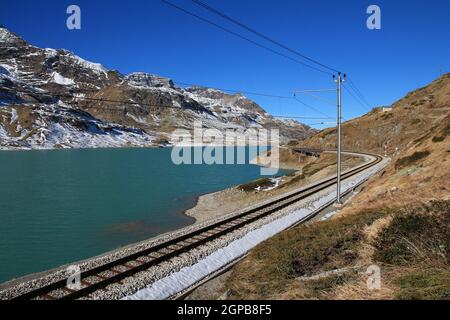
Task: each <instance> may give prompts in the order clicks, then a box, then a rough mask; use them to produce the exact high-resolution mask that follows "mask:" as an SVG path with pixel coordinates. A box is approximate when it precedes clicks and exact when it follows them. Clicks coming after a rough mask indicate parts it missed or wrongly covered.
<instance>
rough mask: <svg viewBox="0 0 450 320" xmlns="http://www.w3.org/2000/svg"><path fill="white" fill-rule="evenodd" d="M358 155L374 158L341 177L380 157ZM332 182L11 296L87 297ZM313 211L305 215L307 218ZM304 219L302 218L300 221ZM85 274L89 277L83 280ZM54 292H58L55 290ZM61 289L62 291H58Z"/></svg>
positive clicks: (374, 161) (35, 297) (323, 187)
mask: <svg viewBox="0 0 450 320" xmlns="http://www.w3.org/2000/svg"><path fill="white" fill-rule="evenodd" d="M358 154H359V155H364V156H371V157H373V158H374V159H373V160H372V161H370V162H368V163H366V164H363V165H360V166H358V167H356V168H354V169H352V170H348V171H346V172H344V173H343V174H342V175H341V176H342V180H345V179H348V178H350V177H352V176H354V175H356V174H358V173H360V172H362V171H364V170H366V169H368V168H370V167H372V166H374V165H376V164H378V163H380V162H381V161H382V160H383V158H382V157H380V156H378V155H373V154H366V153H358ZM335 183H336V177H331V178H328V179H325V180H323V181H321V182H319V183H317V184H314V185H311V186H308V187H305V188H303V189H301V190H298V191H297V192H294V193H291V194H289V195H286V196H281V197H279V198H277V199H276V200H274V201H271V202H268V203H265V204H262V205H260V206H257V207H254V208H252V209H249V210H247V211H245V212H242V213H239V214H237V215H235V216H233V217H229V218H226V219H224V220H222V221H219V222H215V223H212V224H210V225H207V226H205V227H202V228H200V229H198V230H195V231H192V232H189V233H187V234H184V235H181V236H178V237H176V238H174V239H171V240H169V241H166V242H164V243H161V244H158V245H155V246H153V247H150V248H147V249H145V250H142V251H139V252H136V253H134V254H131V255H128V256H125V257H123V258H120V259H117V260H115V261H112V262H109V263H106V264H103V265H101V266H98V267H94V268H92V269H90V270H86V271H83V272H81V284H82V286H81V288H80V289H78V290H75V289H70V288H68V287H67V280H66V279H63V280H59V281H56V282H53V283H50V284H47V285H44V286H41V287H39V288H35V289H32V290H31V291H28V292H26V293H23V294H20V295H18V296H16V297H14V298H13V299H19V300H24V299H47V300H48V299H50V300H56V299H79V298H83V297H89V295H90V294H91V293H93V292H95V291H97V290H107V286H108V285H111V284H114V283H120V282H121V281H122V280H124V279H125V278H127V277H132V276H133V275H134V274H136V273H138V272H140V271H144V270H146V269H148V268H150V267H153V266H155V265H158V264H160V263H162V262H164V261H167V260H169V259H171V258H173V257H176V256H178V255H180V254H183V253H186V252H188V251H190V250H192V249H194V248H197V247H199V246H202V245H204V244H205V243H207V242H210V241H213V240H216V239H217V238H219V237H221V236H223V235H225V234H228V233H230V232H233V231H235V230H237V229H239V228H241V227H243V226H245V225H248V224H250V223H253V222H255V221H257V220H259V219H262V218H264V217H267V216H269V215H270V214H272V213H274V212H277V211H278V210H280V209H283V208H285V207H287V206H289V205H291V204H293V203H295V202H297V201H299V200H302V199H304V198H306V197H308V196H310V195H312V194H314V193H316V192H319V191H321V190H323V189H325V188H328V187H330V186H332V185H333V184H335ZM313 216H314V215H311V216H310V217H308V219H311V218H312V217H313ZM303 222H304V221H303ZM86 278H89V281H87V280H83V279H86ZM56 292H58V294H56ZM61 292H63V294H62V295H61Z"/></svg>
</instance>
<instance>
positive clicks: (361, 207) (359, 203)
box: [225, 74, 450, 299]
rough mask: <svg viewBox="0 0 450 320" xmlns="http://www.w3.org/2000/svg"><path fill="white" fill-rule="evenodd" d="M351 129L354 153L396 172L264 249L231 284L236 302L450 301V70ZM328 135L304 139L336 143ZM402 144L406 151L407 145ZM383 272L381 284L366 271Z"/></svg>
mask: <svg viewBox="0 0 450 320" xmlns="http://www.w3.org/2000/svg"><path fill="white" fill-rule="evenodd" d="M392 107H393V109H392V111H391V112H383V111H382V110H379V109H376V110H373V111H372V112H370V113H369V114H367V115H365V116H363V117H360V118H358V119H355V120H352V121H350V122H348V123H346V124H344V128H343V132H344V145H345V149H353V150H362V151H369V152H374V153H379V154H380V153H384V147H383V146H384V144H385V143H386V144H387V152H388V155H389V156H390V157H392V161H391V163H390V164H389V165H388V167H387V168H386V169H385V170H384V171H383V172H381V173H380V174H378V175H377V176H375V177H373V178H372V179H371V180H370V181H369V183H368V184H367V185H366V186H365V187H364V189H363V190H362V192H361V193H359V194H358V195H357V196H356V197H354V198H353V199H352V201H351V203H348V204H346V205H345V206H344V208H343V209H342V210H341V211H340V214H338V215H336V216H335V217H334V218H332V219H331V220H328V221H324V222H315V223H313V224H310V225H308V226H301V227H299V228H295V229H293V230H289V231H286V232H283V233H281V234H280V235H278V236H276V237H274V238H272V239H270V240H268V241H266V242H264V243H262V244H261V245H260V246H258V247H257V248H256V249H255V250H253V252H252V253H251V254H250V255H249V257H247V258H246V259H244V260H243V261H242V262H241V263H239V264H238V265H237V266H236V267H235V268H234V269H233V271H232V272H231V275H230V277H228V279H227V280H226V284H225V286H226V288H227V290H228V297H229V298H233V299H240V298H250V299H261V298H268V299H447V298H448V297H450V267H449V262H450V261H449V260H450V254H449V245H450V232H449V230H450V74H446V75H445V76H443V77H441V78H439V79H438V80H436V81H434V82H433V83H431V84H430V85H429V86H427V87H425V88H421V89H418V90H416V91H414V92H411V93H409V94H408V95H407V96H406V97H404V98H403V99H401V100H399V101H398V102H396V103H395V104H394V105H393V106H392ZM335 139H336V137H335V130H334V129H327V130H324V131H322V132H320V133H319V134H317V135H315V136H313V137H311V138H310V139H308V140H306V141H304V142H302V143H301V145H302V146H308V147H322V148H323V147H328V148H330V147H333V146H334V145H335V141H336V140H335ZM397 148H398V149H397ZM371 265H376V266H378V267H380V270H381V288H380V289H379V290H370V289H369V288H368V287H367V284H366V281H367V279H368V275H367V274H366V273H365V272H366V270H367V268H368V267H369V266H371Z"/></svg>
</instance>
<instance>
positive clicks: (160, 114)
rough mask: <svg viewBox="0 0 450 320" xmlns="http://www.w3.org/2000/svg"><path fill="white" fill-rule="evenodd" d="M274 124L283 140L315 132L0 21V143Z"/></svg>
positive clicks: (160, 140) (144, 136)
mask: <svg viewBox="0 0 450 320" xmlns="http://www.w3.org/2000/svg"><path fill="white" fill-rule="evenodd" d="M198 120H201V121H202V122H203V126H204V127H205V128H215V129H219V130H224V129H233V130H235V131H238V132H245V131H246V130H248V129H250V128H267V129H270V128H278V129H279V130H280V136H281V137H280V138H281V141H282V142H285V143H286V142H288V141H289V140H292V139H304V138H306V137H308V136H309V135H311V134H313V133H315V131H314V130H313V129H311V128H310V127H308V126H306V125H303V124H300V123H298V122H296V121H283V120H277V119H275V118H274V117H272V116H271V115H269V114H268V113H267V112H266V111H264V110H263V109H262V108H261V107H260V106H259V105H257V104H256V103H255V102H253V101H252V100H250V99H248V98H246V97H245V96H243V95H241V94H227V93H225V92H222V91H219V90H215V89H210V88H202V87H189V88H182V87H178V86H176V85H175V84H174V83H173V82H172V81H171V80H170V79H167V78H163V77H160V76H156V75H151V74H146V73H132V74H129V75H122V74H120V73H119V72H117V71H114V70H108V69H107V68H105V67H103V66H102V65H101V64H98V63H93V62H89V61H86V60H84V59H82V58H80V57H78V56H76V55H75V54H73V53H72V52H70V51H67V50H64V49H61V50H54V49H41V48H37V47H35V46H32V45H30V44H28V43H27V42H26V41H25V40H23V39H22V38H20V37H19V36H17V35H15V34H14V33H12V32H10V31H9V30H7V29H5V28H0V148H3V149H5V148H10V149H14V148H22V149H23V148H46V149H48V148H71V147H74V148H88V147H122V146H151V145H161V144H167V143H170V139H171V135H170V133H171V132H172V131H173V130H174V129H177V128H183V129H188V130H192V128H193V125H194V122H195V121H198Z"/></svg>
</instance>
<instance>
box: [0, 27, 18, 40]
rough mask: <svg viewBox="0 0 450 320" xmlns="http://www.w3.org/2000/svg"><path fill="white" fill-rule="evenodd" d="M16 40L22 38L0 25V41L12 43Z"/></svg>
mask: <svg viewBox="0 0 450 320" xmlns="http://www.w3.org/2000/svg"><path fill="white" fill-rule="evenodd" d="M17 40H22V39H21V38H20V37H18V36H16V35H15V34H14V33H12V32H11V31H9V30H8V29H6V28H3V27H0V43H13V42H15V41H17Z"/></svg>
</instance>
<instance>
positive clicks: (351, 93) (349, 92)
mask: <svg viewBox="0 0 450 320" xmlns="http://www.w3.org/2000/svg"><path fill="white" fill-rule="evenodd" d="M343 88H344V89H345V91H347V93H348V94H349V95H350V96H351V97H352V98H353V100H355V101H356V102H357V103H358V105H359V106H361V108H362V110H364V112H367V107H366V106H365V105H364V103H363V102H362V101H361V100H360V98H359V97H357V96H356V95H355V94H353V92H352V91H350V89H349V88H348V87H347V86H345V85H343Z"/></svg>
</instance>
